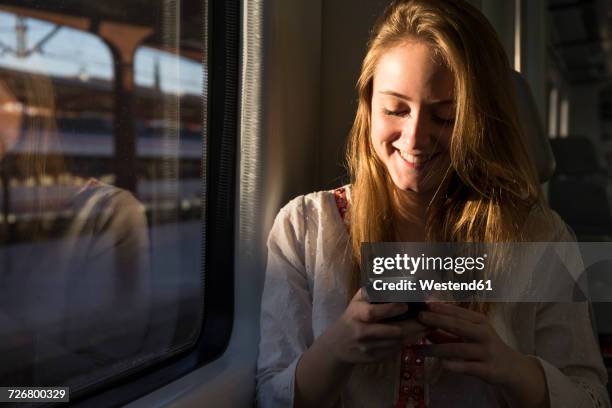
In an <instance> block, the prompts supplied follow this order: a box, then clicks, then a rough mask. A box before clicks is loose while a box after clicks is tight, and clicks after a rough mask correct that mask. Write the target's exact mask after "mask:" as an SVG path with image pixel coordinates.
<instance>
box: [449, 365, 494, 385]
mask: <svg viewBox="0 0 612 408" xmlns="http://www.w3.org/2000/svg"><path fill="white" fill-rule="evenodd" d="M442 367H444V368H445V369H447V370H449V371H452V372H455V373H458V374H467V375H472V376H475V377H479V378H481V379H483V380H485V381H486V380H490V379H491V372H490V370H489V368H488V367H489V366H488V365H487V364H486V363H483V362H480V361H461V360H442Z"/></svg>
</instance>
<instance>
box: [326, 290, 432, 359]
mask: <svg viewBox="0 0 612 408" xmlns="http://www.w3.org/2000/svg"><path fill="white" fill-rule="evenodd" d="M407 310H408V306H407V305H405V304H402V303H385V304H371V303H369V302H368V301H367V300H366V298H365V294H364V292H363V289H359V290H358V291H357V293H356V294H355V296H353V299H352V300H351V302H350V303H349V305H348V306H347V308H346V310H345V311H344V313H343V314H342V316H341V317H340V319H338V321H336V323H334V325H332V326H331V327H330V329H329V332H328V333H327V335H326V336H325V337H326V338H327V341H328V342H329V343H328V344H330V347H331V348H332V350H333V353H334V355H335V357H336V358H337V359H338V360H339V361H342V362H345V363H371V362H377V361H380V360H382V359H384V358H387V357H390V356H392V355H393V353H396V352H398V351H399V350H401V349H402V347H403V346H404V345H405V344H410V343H415V342H416V341H417V340H418V339H420V338H421V337H423V336H425V335H426V334H427V332H428V330H427V328H426V327H425V326H423V325H422V324H421V323H419V322H418V321H417V320H416V319H409V320H405V321H401V322H381V320H383V319H386V318H390V317H393V316H397V315H399V314H402V313H404V312H406V311H407Z"/></svg>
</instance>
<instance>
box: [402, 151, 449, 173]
mask: <svg viewBox="0 0 612 408" xmlns="http://www.w3.org/2000/svg"><path fill="white" fill-rule="evenodd" d="M397 153H398V154H399V156H400V158H401V159H402V161H403V162H404V164H405V165H406V166H408V167H410V168H412V169H421V168H423V167H425V166H426V165H428V164H429V163H431V162H432V161H433V160H435V159H436V158H437V157H438V156H439V155H440V152H436V153H433V154H419V155H412V154H408V153H405V152H402V151H401V150H397Z"/></svg>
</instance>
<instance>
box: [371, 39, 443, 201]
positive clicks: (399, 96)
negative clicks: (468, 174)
mask: <svg viewBox="0 0 612 408" xmlns="http://www.w3.org/2000/svg"><path fill="white" fill-rule="evenodd" d="M454 118H455V106H454V97H453V76H452V73H451V72H450V70H449V69H448V68H446V66H445V65H443V64H441V63H439V62H436V59H435V58H434V54H433V52H432V51H431V50H430V47H429V46H428V45H427V44H425V43H423V42H418V41H411V42H405V43H403V44H401V45H399V46H396V47H394V48H392V49H390V50H388V51H387V52H385V53H384V54H383V55H382V56H381V58H380V60H379V61H378V65H377V66H376V70H375V72H374V83H373V93H372V118H371V119H372V120H371V123H372V144H373V146H374V150H375V151H376V154H377V155H378V157H379V158H380V160H381V161H382V162H383V163H384V164H385V166H386V167H387V170H388V172H389V174H390V175H391V178H392V179H393V182H394V183H395V185H396V186H397V187H398V188H399V189H401V190H404V191H408V190H410V191H414V192H417V193H426V192H429V191H432V190H434V189H435V188H436V187H437V186H438V185H439V184H440V182H441V181H442V178H443V177H444V173H445V171H446V169H447V168H448V166H449V162H450V160H449V152H448V148H449V143H450V138H451V134H452V131H453V125H454Z"/></svg>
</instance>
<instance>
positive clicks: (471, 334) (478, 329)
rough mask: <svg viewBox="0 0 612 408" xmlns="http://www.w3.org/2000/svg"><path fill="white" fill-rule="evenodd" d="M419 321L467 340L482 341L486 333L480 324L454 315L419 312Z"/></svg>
mask: <svg viewBox="0 0 612 408" xmlns="http://www.w3.org/2000/svg"><path fill="white" fill-rule="evenodd" d="M419 321H420V322H421V323H423V324H424V325H425V326H429V327H435V328H436V329H442V330H445V331H447V332H450V333H451V334H454V335H456V336H459V337H462V338H464V339H467V340H471V341H484V340H485V339H486V333H485V332H484V330H483V326H482V325H479V324H474V323H470V322H467V321H465V320H463V319H460V318H457V317H454V316H448V315H443V314H440V313H433V312H421V313H419Z"/></svg>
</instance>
